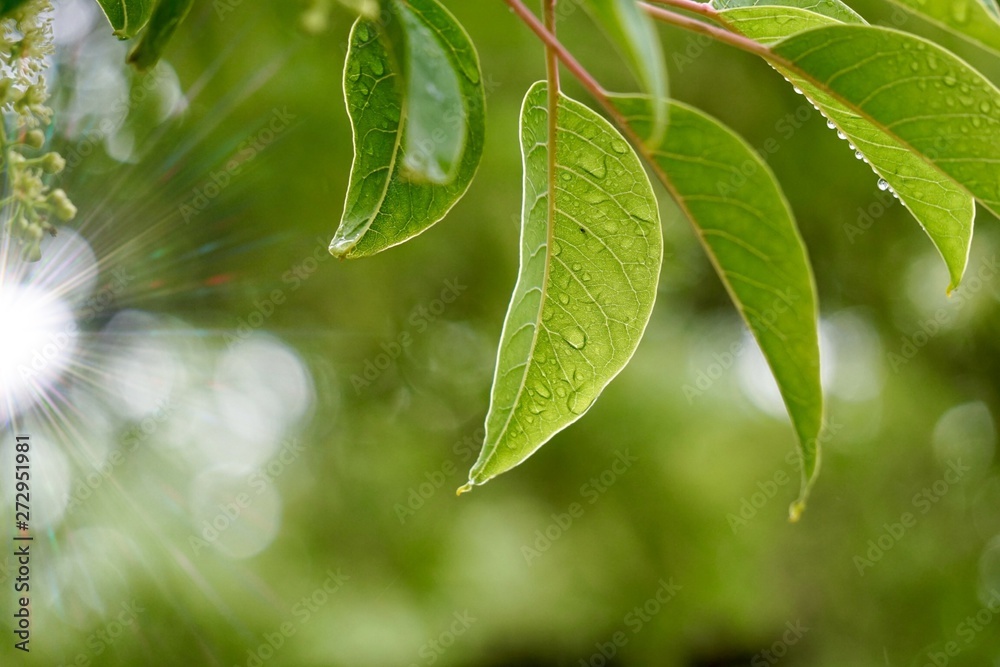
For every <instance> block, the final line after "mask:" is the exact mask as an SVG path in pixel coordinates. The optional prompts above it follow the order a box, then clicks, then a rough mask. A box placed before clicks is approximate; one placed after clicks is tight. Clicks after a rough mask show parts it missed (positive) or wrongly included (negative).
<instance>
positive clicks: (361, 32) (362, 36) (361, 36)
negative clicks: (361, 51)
mask: <svg viewBox="0 0 1000 667" xmlns="http://www.w3.org/2000/svg"><path fill="white" fill-rule="evenodd" d="M355 34H356V35H357V38H358V41H359V42H367V41H368V39H369V38H370V37H371V35H369V34H368V26H366V25H365V24H364V23H359V24H358V29H357V32H356V33H355Z"/></svg>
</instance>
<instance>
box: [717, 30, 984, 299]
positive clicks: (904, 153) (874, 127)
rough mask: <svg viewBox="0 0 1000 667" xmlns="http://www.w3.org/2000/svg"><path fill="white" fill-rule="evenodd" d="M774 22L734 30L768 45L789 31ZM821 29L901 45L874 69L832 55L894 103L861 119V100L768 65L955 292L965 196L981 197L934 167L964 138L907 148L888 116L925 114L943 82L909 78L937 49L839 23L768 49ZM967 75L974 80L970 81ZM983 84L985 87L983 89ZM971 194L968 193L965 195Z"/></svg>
mask: <svg viewBox="0 0 1000 667" xmlns="http://www.w3.org/2000/svg"><path fill="white" fill-rule="evenodd" d="M731 11H732V12H739V11H746V10H728V11H726V12H722V13H721V14H720V16H721V17H722V18H723V19H724V20H726V18H727V17H728V15H729V12H731ZM795 11H802V10H795ZM747 16H749V15H744V18H746V17H747ZM781 16H782V14H775V15H774V16H771V17H759V20H756V21H751V20H744V21H741V22H740V24H739V31H740V32H742V33H743V34H745V35H746V36H748V37H751V38H753V39H760V38H764V37H766V38H772V37H773V36H775V35H776V34H779V33H780V31H781V30H783V28H784V27H785V26H786V25H790V23H783V22H782V21H781ZM825 30H835V31H837V30H850V31H854V33H852V34H859V35H860V36H859V38H858V39H859V40H860V41H859V44H858V46H859V48H862V43H865V44H868V43H869V42H871V41H872V39H876V40H877V38H874V37H872V38H869V37H867V36H869V35H871V36H874V35H883V34H887V35H896V36H898V35H902V36H903V38H904V40H905V41H904V43H907V44H909V48H908V49H904V48H901V49H900V51H901V52H900V53H896V54H893V55H894V57H892V58H887V59H885V60H884V62H882V63H881V65H880V64H878V63H876V62H874V61H866V60H864V59H863V58H862V57H860V56H857V54H854V52H853V50H852V47H850V46H848V47H847V48H846V49H842V51H841V55H840V57H841V58H844V59H846V58H847V57H848V53H851V54H852V55H851V63H850V64H848V63H846V62H843V64H844V66H845V67H852V66H854V65H858V66H859V67H867V68H871V69H873V70H874V69H879V70H881V74H880V75H879V77H878V79H877V81H876V82H875V83H873V86H872V87H871V88H870V89H871V90H873V89H875V88H878V87H879V86H885V87H886V88H885V89H886V90H890V91H892V92H891V93H889V94H888V95H884V96H883V104H882V106H886V107H891V106H893V105H894V104H895V106H896V108H897V109H896V111H892V110H890V109H889V108H886V109H884V110H882V109H878V110H876V113H874V114H872V113H869V112H867V111H865V110H863V109H862V108H861V106H860V103H862V102H864V103H866V104H867V103H868V102H869V100H865V99H864V96H858V97H847V98H842V97H840V96H839V95H836V94H831V93H832V91H831V90H830V89H829V88H827V86H826V85H824V84H823V83H822V82H821V81H818V80H816V79H814V78H813V77H812V76H811V75H810V74H809V73H808V72H803V71H800V70H799V68H797V67H795V66H794V65H793V64H792V63H787V62H784V61H779V60H773V61H772V65H774V67H775V69H777V70H778V71H779V72H780V73H781V74H783V75H784V76H785V78H787V79H788V80H789V81H791V82H792V83H793V84H794V85H795V86H796V87H797V88H798V89H799V90H801V91H802V92H803V93H804V94H805V95H806V97H808V98H809V100H810V101H812V103H813V104H814V105H816V106H818V107H819V109H820V110H821V111H822V112H823V115H824V116H826V117H827V119H829V121H830V123H831V124H833V126H834V127H835V129H836V130H837V131H838V132H839V133H841V134H842V135H843V137H844V138H846V139H847V140H848V141H849V142H850V144H851V146H853V147H854V150H855V152H856V155H857V156H858V157H860V158H863V159H865V161H866V162H867V163H868V164H869V165H870V166H871V168H872V169H873V170H874V171H875V173H876V174H878V176H879V177H880V178H881V179H882V180H884V181H885V184H886V185H887V186H888V187H891V188H892V189H893V192H894V193H895V194H896V195H897V196H898V197H899V199H900V201H901V202H902V203H903V205H904V206H906V208H907V209H908V210H909V211H910V213H912V214H913V217H914V218H915V219H916V220H917V222H919V223H920V225H921V227H923V229H924V230H925V231H926V232H927V234H928V236H929V237H930V238H931V241H932V242H933V243H934V245H935V247H936V248H937V249H938V252H940V254H941V256H942V258H943V259H944V261H945V264H946V265H947V267H948V272H949V275H950V278H951V280H950V285H949V290H950V289H953V288H955V287H957V286H958V284H959V283H960V282H961V279H962V275H963V274H964V272H965V267H966V265H967V263H968V256H969V247H970V245H971V242H972V231H973V218H974V217H975V204H974V202H973V199H972V196H971V195H970V194H969V191H972V194H976V193H977V191H980V192H981V191H982V188H981V187H977V186H976V184H975V182H974V181H970V182H968V183H965V182H962V180H961V179H960V178H956V173H957V172H956V171H955V170H949V169H946V168H945V164H944V163H943V162H941V163H939V160H941V161H943V160H947V159H950V156H948V155H946V154H945V153H946V152H948V153H950V152H952V151H953V150H955V149H959V150H960V146H955V145H954V144H955V143H957V144H965V143H967V142H968V141H969V139H970V137H963V136H962V133H961V131H960V130H959V131H958V134H959V137H956V138H955V139H953V138H952V137H951V136H950V135H949V134H943V135H939V134H933V135H931V136H928V137H925V138H924V141H921V142H918V144H919V145H916V146H914V145H912V144H910V143H908V142H907V140H906V139H905V138H903V137H901V136H900V134H899V132H898V129H897V128H895V127H894V123H893V121H892V120H891V119H893V118H896V116H895V115H892V114H895V113H902V114H906V113H907V110H908V112H909V113H910V114H913V115H920V113H922V111H923V110H925V108H926V107H924V100H927V101H930V100H931V99H938V100H939V99H940V96H939V95H936V94H935V92H933V91H937V90H941V88H943V87H944V86H943V82H944V80H943V78H942V77H941V76H940V75H938V76H936V77H934V76H930V75H928V74H924V75H922V76H917V77H916V78H912V76H911V75H912V74H913V73H914V72H917V71H918V70H919V69H920V68H923V67H924V66H925V64H926V62H927V61H926V60H925V59H924V58H931V59H933V58H936V57H937V56H935V55H934V53H933V52H929V53H928V56H925V57H922V58H921V59H919V60H918V59H917V54H918V52H919V51H920V50H922V49H927V48H933V49H934V52H941V51H942V50H941V49H940V48H939V47H934V46H933V45H929V44H928V43H926V42H925V41H924V40H921V39H919V38H916V37H910V36H907V35H904V34H903V33H898V32H895V31H890V30H887V29H882V28H872V27H869V26H866V25H850V26H849V25H842V24H832V25H831V26H829V27H825V28H824V27H821V28H817V29H815V30H810V31H806V32H801V33H795V32H792V31H789V34H790V35H791V36H789V37H788V38H787V40H785V41H782V42H779V43H778V44H777V45H775V46H774V48H775V49H776V50H777V49H779V48H782V47H783V46H784V45H785V44H786V42H787V41H788V40H794V39H798V38H799V36H807V35H813V34H816V33H818V32H820V31H825ZM893 39H894V38H893ZM918 44H919V45H920V48H919V49H918V48H917V45H918ZM907 51H909V52H910V54H909V55H906V52H907ZM946 55H948V58H949V59H950V60H957V59H956V58H955V57H954V56H951V55H950V54H946ZM876 60H880V61H881V60H883V59H876ZM914 67H916V68H917V69H914ZM963 67H964V69H966V70H967V71H969V72H971V70H969V69H968V67H967V66H965V65H963ZM972 76H974V77H975V76H978V75H975V74H972ZM979 78H980V80H981V81H985V80H983V79H982V78H981V77H979ZM907 82H908V84H909V85H908V87H909V93H908V95H907V97H904V98H898V97H895V95H896V92H897V90H898V87H899V85H900V84H905V83H907ZM987 85H989V84H988V83H987ZM921 86H923V88H921ZM927 88H930V90H931V91H932V92H930V93H928V92H926V90H925V89H927ZM893 100H896V102H893ZM887 112H891V113H890V115H889V116H885V114H886V113H887ZM977 122H979V123H980V125H982V124H983V122H984V121H983V120H982V119H980V120H979V121H977ZM973 129H976V128H975V127H974V125H973V123H972V122H971V119H970V123H969V126H968V127H967V128H966V132H971V131H972V130H973ZM928 143H929V144H930V145H929V146H928V145H927V144H928ZM956 157H958V155H956ZM963 157H964V156H963ZM960 159H961V158H960ZM981 166H986V165H985V164H983V165H981ZM963 186H964V187H963ZM974 187H975V188H976V190H973V188H974ZM987 194H988V193H987Z"/></svg>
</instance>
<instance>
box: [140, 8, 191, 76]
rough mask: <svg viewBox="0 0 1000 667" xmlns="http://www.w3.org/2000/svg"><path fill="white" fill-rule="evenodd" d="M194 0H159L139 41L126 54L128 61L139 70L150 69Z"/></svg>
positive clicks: (158, 58) (156, 61)
mask: <svg viewBox="0 0 1000 667" xmlns="http://www.w3.org/2000/svg"><path fill="white" fill-rule="evenodd" d="M193 5H194V0H159V2H157V4H156V9H154V10H153V14H152V16H151V17H150V18H149V25H147V26H146V31H145V32H143V33H142V37H141V38H140V39H139V43H138V44H137V45H136V47H135V48H134V49H132V52H131V53H129V54H128V61H129V62H130V63H132V65H134V66H135V68H136V69H138V70H139V71H140V72H145V71H146V70H149V69H151V68H152V67H153V66H154V65H156V63H158V62H159V61H160V56H162V55H163V50H164V49H165V48H167V43H168V42H170V39H171V38H172V37H173V36H174V32H176V30H177V26H179V25H180V24H181V23H182V22H183V21H184V19H185V18H187V15H188V12H190V11H191V7H192V6H193Z"/></svg>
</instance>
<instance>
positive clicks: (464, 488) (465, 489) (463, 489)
mask: <svg viewBox="0 0 1000 667" xmlns="http://www.w3.org/2000/svg"><path fill="white" fill-rule="evenodd" d="M473 486H474V484H473V483H472V482H469V483H468V484H466V485H465V486H460V487H459V488H458V490H457V491H455V495H456V496H460V495H462V494H463V493H468V492H469V491H472V487H473Z"/></svg>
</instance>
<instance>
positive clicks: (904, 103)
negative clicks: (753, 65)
mask: <svg viewBox="0 0 1000 667" xmlns="http://www.w3.org/2000/svg"><path fill="white" fill-rule="evenodd" d="M772 48H773V51H774V53H775V54H776V55H777V56H778V58H780V59H781V60H782V61H783V62H784V63H787V66H788V67H789V68H790V69H792V70H794V74H795V75H797V76H799V77H802V78H804V79H807V80H808V82H809V84H811V86H814V87H815V89H817V90H819V91H820V92H821V93H822V96H821V99H819V100H817V101H818V103H819V104H820V106H824V99H822V97H823V96H825V100H836V101H837V102H839V103H840V104H841V105H843V107H846V108H847V110H848V114H846V115H845V114H842V113H841V114H840V115H839V118H838V117H833V120H834V121H838V120H839V122H838V125H839V126H840V127H841V129H843V130H844V132H845V133H847V134H848V135H849V136H850V135H851V134H852V132H854V130H855V127H854V125H855V124H856V123H855V121H857V120H863V121H865V122H864V123H857V125H858V126H859V127H866V126H868V125H871V126H874V127H876V128H878V129H880V130H881V131H882V132H883V134H884V135H885V136H888V137H891V138H892V139H893V140H894V142H895V144H896V147H894V148H893V150H896V151H898V150H899V149H900V148H902V149H903V150H908V151H910V152H911V153H914V154H916V155H918V156H919V157H920V158H921V159H922V160H923V161H924V163H925V164H926V165H927V166H928V167H932V168H933V172H931V173H937V174H944V175H945V176H946V177H947V178H950V179H952V180H953V181H954V182H956V183H958V184H959V185H961V186H962V187H964V188H965V190H967V191H968V192H969V193H970V194H971V195H972V196H974V197H976V198H977V199H979V201H981V202H982V203H983V204H984V205H985V206H986V207H987V208H989V209H990V210H991V211H993V213H994V214H996V213H997V211H1000V177H998V173H1000V171H998V169H997V163H998V157H997V147H998V146H1000V91H998V90H997V89H996V87H995V86H994V85H993V84H992V83H990V82H989V81H988V80H987V79H985V78H984V77H983V76H982V75H981V74H979V73H978V72H976V71H975V70H973V69H972V68H971V67H969V66H968V65H967V64H965V63H964V62H963V61H962V60H960V59H959V58H958V57H956V56H955V55H953V54H951V53H949V52H948V51H946V50H944V49H942V48H941V47H939V46H937V45H936V44H933V43H932V42H929V41H927V40H925V39H922V38H920V37H915V36H913V35H908V34H906V33H902V32H898V31H896V30H890V29H887V28H876V27H871V26H848V25H839V26H829V27H826V28H818V29H816V30H810V31H808V32H804V33H800V34H798V35H793V36H792V37H789V38H788V39H786V40H784V41H782V42H779V43H778V44H776V45H774V47H772ZM849 130H850V131H849ZM859 140H860V141H863V142H865V143H858V144H857V145H858V148H859V149H860V150H861V151H862V152H863V153H865V154H866V155H868V154H869V153H872V154H875V152H876V150H877V149H880V148H884V147H882V146H879V145H877V144H876V145H874V146H873V145H869V144H870V143H871V140H870V139H869V138H868V137H862V138H860V139H859ZM873 163H874V161H873ZM875 168H876V170H878V171H879V173H881V175H882V178H884V179H885V180H886V181H887V182H888V184H889V185H890V186H892V187H894V188H896V192H897V194H898V195H899V196H900V197H901V198H903V201H904V203H907V204H908V206H909V207H910V209H911V210H912V211H914V214H915V215H917V218H918V220H921V221H922V222H923V223H924V225H925V227H926V228H927V231H928V233H929V234H931V237H932V238H933V239H934V240H935V242H936V243H937V245H938V249H939V250H940V251H941V253H942V255H943V256H944V257H945V261H946V262H948V265H949V269H950V270H951V274H952V288H954V287H956V286H957V285H958V280H959V279H960V277H961V273H960V269H959V266H961V267H962V268H964V266H965V264H966V263H967V261H968V246H969V241H970V240H971V235H972V222H971V217H972V214H973V213H972V211H967V209H964V208H959V204H960V201H959V199H958V196H957V195H958V193H956V192H954V188H953V186H952V185H951V184H950V183H947V182H945V181H944V180H943V179H941V178H938V179H936V180H935V181H933V182H931V183H926V182H925V181H924V179H925V178H926V176H925V175H922V174H920V173H914V172H913V171H911V165H909V164H906V165H903V164H899V165H897V167H896V169H895V170H894V171H892V172H890V173H882V172H881V170H879V167H878V166H876V167H875ZM925 171H926V170H925ZM928 175H930V174H928ZM897 183H901V184H905V185H906V186H907V189H906V191H905V193H904V192H902V191H900V190H899V187H898V186H897ZM914 193H916V194H919V195H921V199H922V202H921V203H924V204H926V206H927V207H928V208H930V207H933V206H934V205H937V206H939V207H944V208H947V209H950V212H954V214H955V215H954V220H953V222H952V223H950V224H944V225H942V226H936V225H938V223H939V222H944V223H947V221H946V220H943V219H942V220H935V221H934V224H935V226H933V227H932V225H931V224H930V223H929V222H928V221H929V218H928V217H927V215H926V214H925V215H924V216H921V215H918V214H917V207H916V205H915V204H914V198H913V197H912V195H913V194H914ZM966 216H968V217H966ZM966 219H967V220H968V221H969V222H968V225H966V224H965V220H966Z"/></svg>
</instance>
